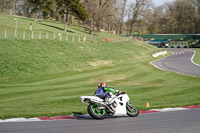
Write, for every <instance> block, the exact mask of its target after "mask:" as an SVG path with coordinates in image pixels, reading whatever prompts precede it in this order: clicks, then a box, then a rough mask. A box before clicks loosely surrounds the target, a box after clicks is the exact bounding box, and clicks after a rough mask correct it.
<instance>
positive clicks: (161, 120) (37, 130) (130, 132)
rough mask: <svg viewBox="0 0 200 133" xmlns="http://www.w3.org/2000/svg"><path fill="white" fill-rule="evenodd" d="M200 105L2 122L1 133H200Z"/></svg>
mask: <svg viewBox="0 0 200 133" xmlns="http://www.w3.org/2000/svg"><path fill="white" fill-rule="evenodd" d="M199 112H200V108H197V109H190V110H184V111H172V112H165V113H164V112H159V113H150V114H141V115H139V116H138V117H120V118H106V119H104V120H94V119H87V118H86V119H73V120H59V121H37V122H14V123H0V133H199V131H200V126H199V125H200V117H199Z"/></svg>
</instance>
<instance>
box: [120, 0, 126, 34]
mask: <svg viewBox="0 0 200 133" xmlns="http://www.w3.org/2000/svg"><path fill="white" fill-rule="evenodd" d="M126 2H127V0H123V6H122V8H121V22H120V30H119V34H120V35H121V34H122V26H123V22H124V12H125V8H126Z"/></svg>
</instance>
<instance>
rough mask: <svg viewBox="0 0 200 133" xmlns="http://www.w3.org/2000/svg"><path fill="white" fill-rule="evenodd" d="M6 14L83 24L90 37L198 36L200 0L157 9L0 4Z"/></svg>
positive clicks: (117, 2) (101, 0)
mask: <svg viewBox="0 0 200 133" xmlns="http://www.w3.org/2000/svg"><path fill="white" fill-rule="evenodd" d="M0 9H1V12H3V13H9V14H12V15H15V14H16V15H23V16H27V17H33V18H35V19H36V21H37V19H38V18H43V19H51V20H55V21H60V22H62V23H64V24H65V25H64V30H65V31H66V30H67V24H79V25H83V26H85V27H88V28H89V29H90V33H92V32H93V31H94V30H96V31H101V30H104V31H107V32H112V33H114V34H118V35H121V34H127V35H129V36H132V34H133V33H135V34H138V35H140V34H198V33H199V32H200V26H199V25H200V0H174V1H173V2H169V3H164V4H163V5H161V6H155V5H154V3H153V2H152V0H132V1H130V0H0Z"/></svg>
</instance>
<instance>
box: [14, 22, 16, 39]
mask: <svg viewBox="0 0 200 133" xmlns="http://www.w3.org/2000/svg"><path fill="white" fill-rule="evenodd" d="M14 20H15V22H16V23H15V39H16V38H17V19H16V18H15V19H14Z"/></svg>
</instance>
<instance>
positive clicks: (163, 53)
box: [152, 51, 167, 58]
mask: <svg viewBox="0 0 200 133" xmlns="http://www.w3.org/2000/svg"><path fill="white" fill-rule="evenodd" d="M166 54H167V51H161V52H158V53H155V54H152V57H154V58H156V57H158V56H160V55H166Z"/></svg>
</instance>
